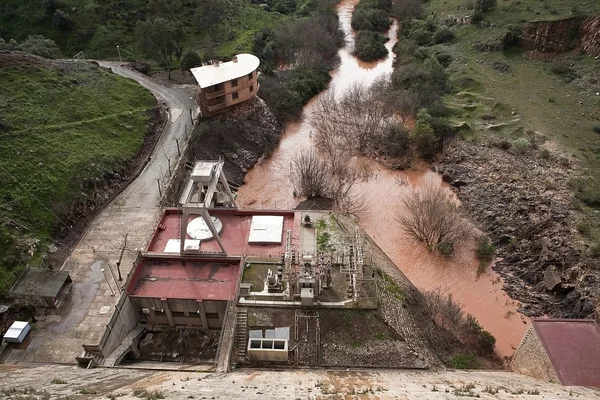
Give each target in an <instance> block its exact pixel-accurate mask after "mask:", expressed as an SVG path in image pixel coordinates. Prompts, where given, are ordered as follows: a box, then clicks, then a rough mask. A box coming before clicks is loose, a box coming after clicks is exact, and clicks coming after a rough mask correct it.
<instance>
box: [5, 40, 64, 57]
mask: <svg viewBox="0 0 600 400" xmlns="http://www.w3.org/2000/svg"><path fill="white" fill-rule="evenodd" d="M8 45H9V46H10V47H11V48H12V49H14V50H21V51H25V52H27V53H31V54H35V55H38V56H41V57H46V58H58V57H60V51H59V50H58V46H57V45H56V43H54V40H51V39H46V38H45V37H43V36H42V35H31V36H29V37H28V38H27V39H26V40H24V41H22V42H21V43H20V44H17V42H15V41H14V40H11V41H10V42H9V43H8Z"/></svg>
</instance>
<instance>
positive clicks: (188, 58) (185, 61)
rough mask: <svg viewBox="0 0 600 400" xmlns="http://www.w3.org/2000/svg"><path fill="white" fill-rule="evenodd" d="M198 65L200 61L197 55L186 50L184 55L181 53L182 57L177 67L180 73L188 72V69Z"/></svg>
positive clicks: (200, 63)
mask: <svg viewBox="0 0 600 400" xmlns="http://www.w3.org/2000/svg"><path fill="white" fill-rule="evenodd" d="M200 65H202V59H201V58H200V56H199V55H198V53H196V52H195V51H193V50H188V51H186V52H185V53H183V56H182V57H181V60H180V61H179V67H180V68H181V70H182V71H189V70H190V69H192V68H194V67H198V66H200Z"/></svg>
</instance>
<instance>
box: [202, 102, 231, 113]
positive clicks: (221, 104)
mask: <svg viewBox="0 0 600 400" xmlns="http://www.w3.org/2000/svg"><path fill="white" fill-rule="evenodd" d="M227 106H228V104H227V103H219V104H215V105H214V106H209V105H207V106H206V108H207V109H208V112H213V111H216V110H220V109H221V108H223V107H227Z"/></svg>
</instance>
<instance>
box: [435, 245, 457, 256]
mask: <svg viewBox="0 0 600 400" xmlns="http://www.w3.org/2000/svg"><path fill="white" fill-rule="evenodd" d="M437 250H438V251H439V252H440V254H441V255H443V256H451V255H452V254H454V243H452V242H442V243H438V245H437Z"/></svg>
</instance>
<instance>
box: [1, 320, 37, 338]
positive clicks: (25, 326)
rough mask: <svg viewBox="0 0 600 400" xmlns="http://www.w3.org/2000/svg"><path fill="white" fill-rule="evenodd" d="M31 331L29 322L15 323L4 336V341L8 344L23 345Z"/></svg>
mask: <svg viewBox="0 0 600 400" xmlns="http://www.w3.org/2000/svg"><path fill="white" fill-rule="evenodd" d="M30 330H31V326H30V325H29V322H25V321H15V322H13V324H12V325H11V326H10V328H8V330H7V331H6V333H5V334H4V337H3V338H4V340H5V341H6V342H8V343H23V340H25V337H26V336H27V334H28V333H29V331H30Z"/></svg>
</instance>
